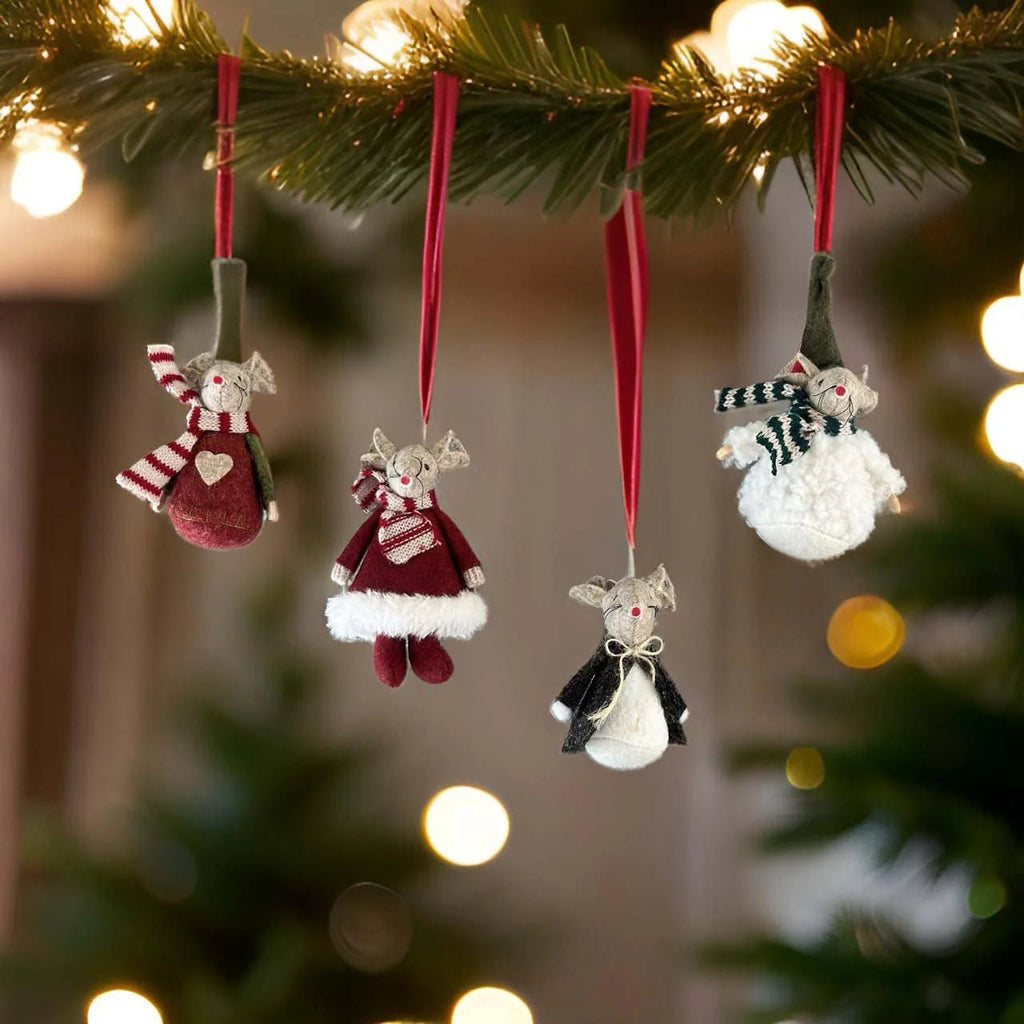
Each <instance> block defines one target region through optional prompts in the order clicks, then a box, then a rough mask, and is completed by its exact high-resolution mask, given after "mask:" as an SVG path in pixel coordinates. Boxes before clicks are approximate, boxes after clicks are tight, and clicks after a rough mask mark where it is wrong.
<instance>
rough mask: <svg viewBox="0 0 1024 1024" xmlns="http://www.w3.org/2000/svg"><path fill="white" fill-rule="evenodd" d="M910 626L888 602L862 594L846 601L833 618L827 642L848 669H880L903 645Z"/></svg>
mask: <svg viewBox="0 0 1024 1024" xmlns="http://www.w3.org/2000/svg"><path fill="white" fill-rule="evenodd" d="M906 635H907V626H906V623H905V622H904V621H903V616H902V615H900V613H899V612H898V611H897V610H896V609H895V608H893V606H892V605H891V604H889V602H888V601H886V600H884V599H883V598H881V597H875V596H874V595H873V594H862V595H860V596H859V597H851V598H849V599H848V600H846V601H844V602H843V603H842V604H841V605H840V606H839V607H838V608H837V609H836V610H835V611H834V612H833V613H832V618H831V619H829V623H828V633H827V635H826V641H827V643H828V649H829V650H830V651H831V652H832V655H833V657H835V659H836V661H838V662H840V663H841V664H843V665H845V666H846V667H847V668H878V666H879V665H884V664H885V663H886V662H887V661H888V660H889V659H890V658H892V657H893V656H895V655H896V653H897V652H898V651H899V649H900V648H901V647H902V646H903V641H904V639H905V638H906Z"/></svg>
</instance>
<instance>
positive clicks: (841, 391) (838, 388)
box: [836, 384, 846, 395]
mask: <svg viewBox="0 0 1024 1024" xmlns="http://www.w3.org/2000/svg"><path fill="white" fill-rule="evenodd" d="M836 394H837V395H845V394H846V388H844V387H843V385H842V384H837V385H836Z"/></svg>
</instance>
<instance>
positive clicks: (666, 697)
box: [654, 659, 687, 743]
mask: <svg viewBox="0 0 1024 1024" xmlns="http://www.w3.org/2000/svg"><path fill="white" fill-rule="evenodd" d="M654 688H655V689H656V690H657V691H658V697H659V699H660V700H661V706H662V708H663V710H664V712H665V722H666V724H667V725H668V734H669V739H671V740H672V741H673V742H674V743H685V742H686V739H685V737H684V736H683V729H682V723H683V722H684V721H685V720H686V717H687V708H686V701H685V700H683V696H682V694H681V693H680V692H679V690H678V689H677V688H676V684H675V682H674V681H673V679H672V677H671V676H670V675H669V674H668V672H666V671H665V666H664V665H662V663H661V661H660V659H659V660H658V661H656V662H655V668H654Z"/></svg>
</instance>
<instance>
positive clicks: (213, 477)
mask: <svg viewBox="0 0 1024 1024" xmlns="http://www.w3.org/2000/svg"><path fill="white" fill-rule="evenodd" d="M234 464H235V460H234V459H233V458H231V456H230V455H225V454H224V453H223V452H220V453H219V454H216V455H215V454H214V453H213V452H200V453H199V454H198V455H197V456H196V469H197V470H198V471H199V475H200V476H201V477H202V478H203V483H204V484H206V486H207V487H212V486H213V485H214V484H215V483H216V482H217V481H218V480H223V479H224V477H226V476H227V475H228V473H230V472H231V467H232V466H233V465H234Z"/></svg>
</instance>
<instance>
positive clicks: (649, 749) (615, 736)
mask: <svg viewBox="0 0 1024 1024" xmlns="http://www.w3.org/2000/svg"><path fill="white" fill-rule="evenodd" d="M667 747H668V726H667V725H666V724H665V712H664V711H663V710H662V707H661V700H660V699H659V697H658V691H657V690H656V689H655V688H654V681H653V680H652V679H651V676H650V673H649V672H648V671H647V670H646V668H644V666H643V665H642V664H641V663H635V664H634V665H633V666H632V667H631V668H630V670H629V672H627V673H626V680H625V682H624V683H623V684H622V690H621V692H620V693H619V699H618V701H617V702H616V704H615V707H613V708H612V710H611V712H610V713H609V715H608V717H607V718H606V719H605V720H604V721H603V722H602V723H601V725H600V727H599V728H598V730H597V732H596V733H594V735H593V736H592V737H591V738H590V741H589V742H588V743H587V745H586V748H585V749H586V751H587V754H588V755H589V756H590V757H591V758H592V759H593V760H594V761H596V762H597V763H598V764H600V765H603V766H604V767H605V768H617V769H619V770H629V769H631V768H645V767H646V766H647V765H649V764H652V763H653V762H654V761H657V760H658V758H659V757H661V755H662V754H664V753H665V750H666V748H667Z"/></svg>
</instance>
